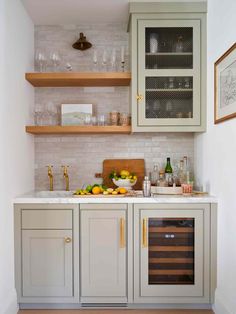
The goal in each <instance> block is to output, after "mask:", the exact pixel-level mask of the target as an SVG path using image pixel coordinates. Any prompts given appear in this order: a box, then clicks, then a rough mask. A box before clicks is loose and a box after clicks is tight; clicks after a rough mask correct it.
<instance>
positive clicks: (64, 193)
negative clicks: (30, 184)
mask: <svg viewBox="0 0 236 314" xmlns="http://www.w3.org/2000/svg"><path fill="white" fill-rule="evenodd" d="M72 195H73V192H72V191H39V192H36V196H37V197H71V196H72Z"/></svg>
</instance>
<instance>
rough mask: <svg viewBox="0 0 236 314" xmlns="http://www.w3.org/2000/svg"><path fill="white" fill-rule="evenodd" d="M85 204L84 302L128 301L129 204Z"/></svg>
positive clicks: (82, 258) (82, 291)
mask: <svg viewBox="0 0 236 314" xmlns="http://www.w3.org/2000/svg"><path fill="white" fill-rule="evenodd" d="M103 208H104V209H101V207H99V206H98V207H97V206H96V205H92V204H91V205H81V221H80V222H81V233H80V245H81V301H82V302H90V301H91V298H93V299H92V300H93V301H96V302H99V300H100V297H101V298H102V300H104V297H105V298H107V300H108V302H109V300H110V298H111V302H113V300H114V299H113V298H117V301H118V299H119V298H120V301H122V302H127V289H126V278H127V267H126V259H127V252H126V248H127V245H126V223H127V221H126V209H127V205H122V204H121V205H103Z"/></svg>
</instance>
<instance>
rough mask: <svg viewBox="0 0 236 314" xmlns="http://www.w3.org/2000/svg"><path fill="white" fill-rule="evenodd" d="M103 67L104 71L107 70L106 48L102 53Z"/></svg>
mask: <svg viewBox="0 0 236 314" xmlns="http://www.w3.org/2000/svg"><path fill="white" fill-rule="evenodd" d="M102 69H103V72H106V71H107V50H106V49H104V50H103V54H102Z"/></svg>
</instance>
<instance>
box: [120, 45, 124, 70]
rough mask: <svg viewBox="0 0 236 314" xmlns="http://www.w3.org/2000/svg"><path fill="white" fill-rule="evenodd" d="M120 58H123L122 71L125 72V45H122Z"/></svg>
mask: <svg viewBox="0 0 236 314" xmlns="http://www.w3.org/2000/svg"><path fill="white" fill-rule="evenodd" d="M120 59H121V72H125V47H124V46H122V47H121V52H120Z"/></svg>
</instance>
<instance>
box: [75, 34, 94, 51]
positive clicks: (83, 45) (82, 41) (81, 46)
mask: <svg viewBox="0 0 236 314" xmlns="http://www.w3.org/2000/svg"><path fill="white" fill-rule="evenodd" d="M79 35H80V37H79V39H78V40H77V41H76V42H75V43H74V44H73V45H72V47H73V48H74V49H78V50H86V49H89V48H91V47H92V44H91V43H90V42H88V41H87V39H86V37H85V36H84V34H83V33H80V34H79Z"/></svg>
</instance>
